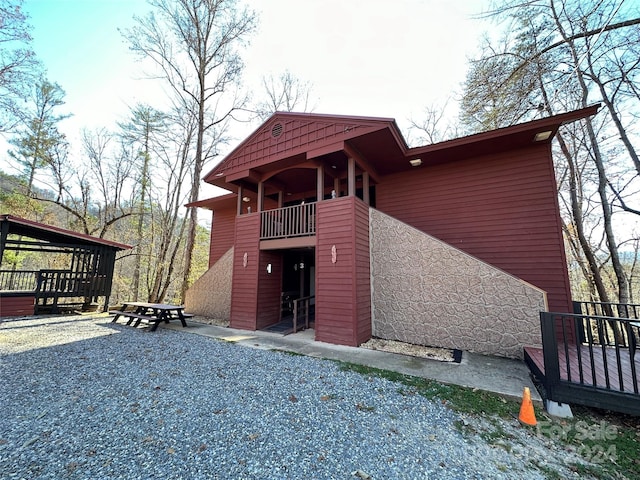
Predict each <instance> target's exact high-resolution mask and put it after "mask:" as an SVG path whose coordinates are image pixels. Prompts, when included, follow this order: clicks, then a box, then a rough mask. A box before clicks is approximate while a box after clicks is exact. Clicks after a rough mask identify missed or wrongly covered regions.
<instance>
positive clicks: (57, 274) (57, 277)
mask: <svg viewBox="0 0 640 480" xmlns="http://www.w3.org/2000/svg"><path fill="white" fill-rule="evenodd" d="M105 281H106V277H105V275H94V274H88V273H78V272H72V271H70V270H40V271H39V272H38V282H37V286H36V296H38V295H40V294H51V293H52V294H54V295H56V296H60V297H75V296H77V297H92V296H99V295H103V291H104V287H105Z"/></svg>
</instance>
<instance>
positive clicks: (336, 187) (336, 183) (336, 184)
mask: <svg viewBox="0 0 640 480" xmlns="http://www.w3.org/2000/svg"><path fill="white" fill-rule="evenodd" d="M333 189H334V190H335V191H336V197H339V196H340V179H339V178H334V179H333Z"/></svg>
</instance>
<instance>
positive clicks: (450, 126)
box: [409, 101, 458, 145]
mask: <svg viewBox="0 0 640 480" xmlns="http://www.w3.org/2000/svg"><path fill="white" fill-rule="evenodd" d="M448 103H449V102H448V101H447V102H445V103H444V104H443V105H432V106H430V107H427V108H425V109H424V111H423V114H422V118H421V119H420V120H416V119H411V120H410V125H409V130H410V131H412V132H417V134H418V141H419V142H420V144H421V145H424V144H427V143H438V142H441V141H443V140H449V139H451V138H455V137H457V136H458V129H457V127H456V125H455V124H454V123H452V122H450V121H449V120H448V119H447V117H446V112H447V104H448Z"/></svg>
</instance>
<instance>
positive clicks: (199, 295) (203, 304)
mask: <svg viewBox="0 0 640 480" xmlns="http://www.w3.org/2000/svg"><path fill="white" fill-rule="evenodd" d="M232 277H233V248H231V249H229V250H228V251H227V253H225V254H224V255H223V256H222V257H220V259H219V260H218V261H217V262H216V263H215V264H214V265H213V266H212V267H211V268H210V269H209V270H207V271H206V272H205V274H204V275H202V276H201V277H200V278H199V279H198V280H196V281H195V283H194V284H193V285H192V286H191V288H189V290H187V295H186V298H185V310H186V311H187V312H188V313H193V314H195V315H203V316H206V317H210V318H218V319H222V320H229V317H230V311H231V280H232Z"/></svg>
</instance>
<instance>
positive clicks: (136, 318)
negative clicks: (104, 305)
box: [109, 302, 193, 332]
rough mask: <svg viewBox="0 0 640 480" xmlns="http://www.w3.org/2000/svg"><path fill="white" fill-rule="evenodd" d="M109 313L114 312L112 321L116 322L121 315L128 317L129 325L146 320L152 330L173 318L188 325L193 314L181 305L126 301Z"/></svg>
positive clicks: (138, 323)
mask: <svg viewBox="0 0 640 480" xmlns="http://www.w3.org/2000/svg"><path fill="white" fill-rule="evenodd" d="M109 313H112V314H114V317H113V319H112V320H111V323H115V322H116V321H117V320H118V318H120V317H125V318H128V321H127V325H131V324H132V323H133V326H134V327H137V326H138V325H140V322H142V321H143V320H144V321H146V322H148V323H150V324H151V331H152V332H153V331H155V330H156V329H157V328H158V325H159V324H160V323H161V322H164V323H169V322H170V321H171V320H180V323H182V326H183V327H186V326H187V321H186V319H187V318H189V317H192V316H193V315H190V314H188V313H184V307H183V306H181V305H169V304H166V303H147V302H125V303H123V304H122V308H121V309H120V310H111V311H110V312H109Z"/></svg>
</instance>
